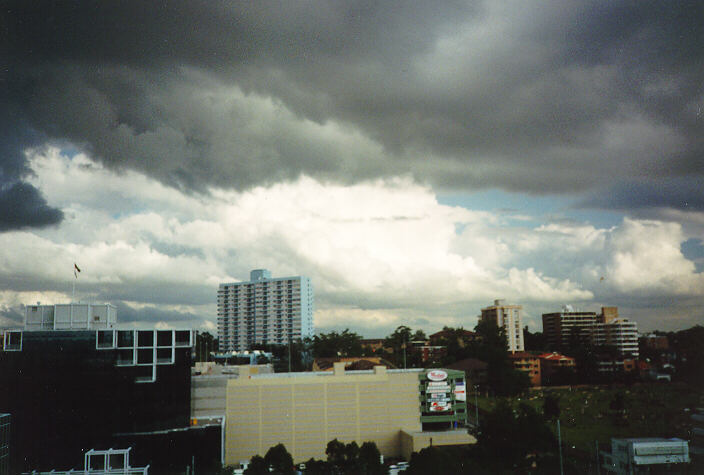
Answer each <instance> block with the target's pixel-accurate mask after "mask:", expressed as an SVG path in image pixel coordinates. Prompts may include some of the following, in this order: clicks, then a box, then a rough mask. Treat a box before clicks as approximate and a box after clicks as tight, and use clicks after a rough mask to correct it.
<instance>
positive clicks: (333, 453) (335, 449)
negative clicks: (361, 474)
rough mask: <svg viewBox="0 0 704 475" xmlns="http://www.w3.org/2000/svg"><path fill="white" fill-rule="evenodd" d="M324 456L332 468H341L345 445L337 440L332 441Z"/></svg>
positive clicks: (343, 462)
mask: <svg viewBox="0 0 704 475" xmlns="http://www.w3.org/2000/svg"><path fill="white" fill-rule="evenodd" d="M325 455H327V456H328V462H329V463H330V464H331V465H332V466H333V467H343V466H344V465H345V444H344V443H343V442H340V441H339V440H337V439H332V440H331V441H330V442H328V445H327V447H326V448H325Z"/></svg>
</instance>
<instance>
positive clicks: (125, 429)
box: [0, 330, 193, 473]
mask: <svg viewBox="0 0 704 475" xmlns="http://www.w3.org/2000/svg"><path fill="white" fill-rule="evenodd" d="M192 344H193V337H192V333H191V331H190V330H186V331H173V330H98V331H91V330H67V331H24V332H21V331H15V332H12V335H10V336H9V337H8V335H7V334H6V335H5V339H4V345H3V347H2V348H0V349H2V351H0V375H1V377H2V384H1V385H0V412H8V413H10V414H11V415H12V431H11V433H10V447H11V449H12V450H11V452H10V469H11V470H10V473H19V472H22V471H30V470H34V469H39V470H42V469H49V468H54V467H67V466H72V465H73V464H74V462H75V460H76V455H77V454H81V453H83V451H84V450H85V449H87V448H90V447H101V446H102V447H105V448H107V447H110V446H111V443H112V442H113V441H114V437H115V436H116V435H117V434H129V433H139V432H148V431H158V430H166V429H172V428H175V427H188V426H189V423H190V404H191V389H190V378H191V373H190V364H191V347H192Z"/></svg>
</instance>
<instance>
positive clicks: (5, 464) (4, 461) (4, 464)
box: [0, 414, 10, 475]
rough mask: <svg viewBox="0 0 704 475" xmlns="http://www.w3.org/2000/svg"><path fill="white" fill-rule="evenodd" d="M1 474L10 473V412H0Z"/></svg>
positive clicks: (8, 474)
mask: <svg viewBox="0 0 704 475" xmlns="http://www.w3.org/2000/svg"><path fill="white" fill-rule="evenodd" d="M0 475H10V414H0Z"/></svg>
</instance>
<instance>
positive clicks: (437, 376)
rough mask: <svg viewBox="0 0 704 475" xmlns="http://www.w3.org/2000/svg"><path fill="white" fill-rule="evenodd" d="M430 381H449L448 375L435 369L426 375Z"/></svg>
mask: <svg viewBox="0 0 704 475" xmlns="http://www.w3.org/2000/svg"><path fill="white" fill-rule="evenodd" d="M426 376H427V377H428V379H429V380H430V381H445V380H446V379H447V373H446V372H444V371H443V370H441V369H434V370H432V371H428V374H427V375H426Z"/></svg>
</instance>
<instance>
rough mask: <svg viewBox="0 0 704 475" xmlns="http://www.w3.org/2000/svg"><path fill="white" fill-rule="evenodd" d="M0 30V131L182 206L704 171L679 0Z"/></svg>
mask: <svg viewBox="0 0 704 475" xmlns="http://www.w3.org/2000/svg"><path fill="white" fill-rule="evenodd" d="M2 15H3V18H2V24H3V25H5V30H4V31H5V32H6V35H7V38H6V39H7V42H6V44H7V45H8V48H7V49H6V50H5V51H4V52H3V53H2V62H3V63H4V64H5V65H7V67H5V68H4V72H3V73H1V74H2V75H0V80H2V81H3V82H4V83H6V84H14V85H15V86H14V87H13V88H12V93H11V94H10V95H9V96H7V97H4V102H6V103H7V104H6V105H7V106H8V107H3V108H2V110H3V112H2V113H3V114H8V113H9V112H7V111H12V114H13V116H12V117H11V118H10V119H8V117H4V118H3V119H0V120H2V122H0V123H8V121H15V119H17V120H16V122H17V123H21V124H23V126H22V127H24V129H23V130H33V131H35V132H36V133H37V134H38V136H41V137H44V138H45V140H46V139H50V140H60V141H68V142H69V143H71V144H73V146H74V147H76V148H79V149H82V150H85V151H87V152H89V153H90V154H91V155H92V156H94V157H95V158H96V159H98V160H101V161H102V162H103V163H104V164H106V165H108V166H109V167H111V168H113V169H115V170H122V169H135V170H139V171H142V172H145V173H148V174H149V175H151V176H153V177H155V178H157V179H159V180H160V181H161V182H163V183H166V184H168V185H170V186H175V187H178V188H180V189H183V190H198V191H203V190H207V188H208V187H209V186H211V185H215V186H218V187H223V188H235V189H248V188H251V187H253V186H257V185H261V184H270V183H276V182H279V181H281V180H292V179H295V178H297V177H298V176H299V175H301V174H307V175H310V176H314V177H316V178H319V179H324V180H332V181H335V182H342V183H352V182H355V181H358V180H364V179H369V178H372V177H377V176H394V175H404V174H410V175H412V176H414V177H415V178H416V179H417V180H419V181H422V182H429V183H431V184H432V185H433V186H435V187H437V188H446V189H464V190H467V189H476V188H479V187H498V188H503V189H507V190H511V191H518V192H528V193H563V194H567V193H587V194H588V193H589V192H595V191H596V192H599V191H600V190H605V189H607V190H608V187H610V186H613V185H615V184H617V183H618V182H623V181H626V180H631V181H635V182H636V183H642V182H647V183H648V184H649V185H648V186H653V187H655V188H658V187H660V186H664V185H663V183H665V182H666V181H667V179H668V177H678V176H682V175H683V174H688V175H690V176H693V177H696V178H697V179H699V180H701V178H702V173H703V172H704V167H703V166H702V164H703V162H702V158H701V157H702V156H704V155H703V154H704V139H703V138H702V137H704V134H702V133H701V132H702V130H703V127H702V123H703V122H702V116H701V107H702V105H703V104H702V101H703V99H702V91H701V84H702V83H704V80H703V79H704V78H703V77H702V76H703V75H704V72H703V71H702V70H701V68H700V67H698V65H700V64H701V60H702V55H704V52H703V50H702V48H701V47H700V45H701V44H704V35H703V33H702V26H701V25H702V22H701V21H700V20H701V18H703V17H704V14H703V12H702V7H701V6H699V5H697V4H693V3H691V2H648V3H636V4H633V3H630V2H609V3H608V4H604V3H603V2H567V3H565V2H547V3H541V4H540V5H536V6H535V7H534V8H531V9H516V8H513V7H512V6H511V5H509V4H506V3H501V2H484V3H482V2H479V3H476V4H473V5H471V6H467V5H466V4H465V3H464V2H457V3H455V2H444V3H442V4H435V3H433V5H432V6H431V5H430V4H427V5H426V4H425V3H424V2H419V3H416V4H414V6H412V7H408V6H406V7H404V8H400V7H399V8H394V7H389V6H384V5H383V4H374V3H372V4H368V3H366V2H323V3H316V4H311V5H304V4H301V3H298V2H292V3H285V4H283V5H280V4H279V5H277V6H274V5H273V4H270V3H267V2H257V3H254V4H250V3H232V4H229V3H228V4H220V3H213V2H198V1H188V2H169V3H166V4H162V3H158V4H156V3H154V4H153V3H151V2H146V3H145V2H120V3H119V4H113V3H104V2H99V3H97V4H96V3H87V2H78V3H60V4H56V3H52V2H10V3H9V4H8V5H7V8H4V9H3V13H2ZM33 144H34V142H31V141H20V142H18V143H16V144H14V145H13V146H15V147H16V148H18V150H15V152H18V151H19V152H21V148H22V147H26V146H28V145H33ZM5 145H7V144H5ZM14 156H18V155H17V154H15V155H14ZM8 157H9V155H3V157H2V158H0V160H2V161H3V164H2V165H3V166H4V165H6V164H7V163H6V162H7V161H8V160H10V159H9V158H8ZM13 160H14V159H13ZM13 163H14V162H13ZM21 165H22V164H20V168H21ZM13 176H14V177H15V178H16V177H17V176H18V175H17V174H16V173H15V174H14V175H13ZM663 180H665V181H663ZM692 192H693V193H696V195H697V196H696V197H695V198H694V199H693V200H694V201H697V200H699V201H701V199H702V198H701V197H702V191H701V190H692ZM659 196H660V195H658V194H644V193H641V194H636V195H634V197H633V200H636V201H637V202H636V203H635V204H633V205H634V206H636V207H642V206H643V205H644V203H645V204H647V205H652V204H654V203H653V202H654V201H658V200H659ZM620 201H623V200H620ZM662 204H663V205H664V206H668V205H669V203H668V202H667V200H665V201H664V202H663V203H662ZM591 205H593V206H605V207H611V206H614V204H613V203H611V202H598V203H597V202H591ZM629 205H630V203H629ZM27 222H28V223H31V219H29V218H28V221H27ZM28 225H31V224H28Z"/></svg>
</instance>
